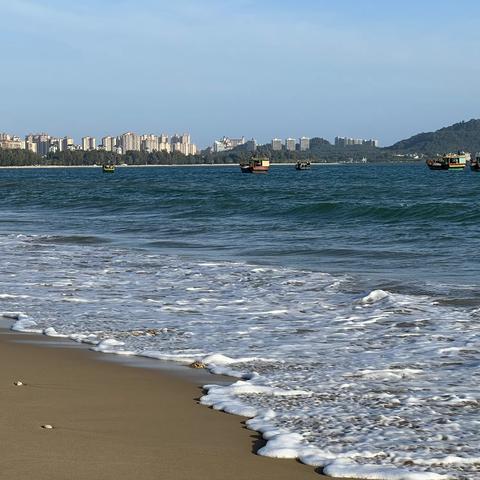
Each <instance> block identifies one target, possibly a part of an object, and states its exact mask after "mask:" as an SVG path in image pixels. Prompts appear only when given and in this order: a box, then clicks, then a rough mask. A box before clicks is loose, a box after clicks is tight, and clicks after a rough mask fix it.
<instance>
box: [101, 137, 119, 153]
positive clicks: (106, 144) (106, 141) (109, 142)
mask: <svg viewBox="0 0 480 480" xmlns="http://www.w3.org/2000/svg"><path fill="white" fill-rule="evenodd" d="M102 145H103V149H104V150H105V151H106V152H113V151H115V146H116V145H117V137H103V138H102Z"/></svg>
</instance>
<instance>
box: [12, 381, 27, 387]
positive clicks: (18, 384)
mask: <svg viewBox="0 0 480 480" xmlns="http://www.w3.org/2000/svg"><path fill="white" fill-rule="evenodd" d="M13 384H14V385H15V386H16V387H23V386H24V385H25V384H24V383H23V382H21V381H20V380H17V381H16V382H13Z"/></svg>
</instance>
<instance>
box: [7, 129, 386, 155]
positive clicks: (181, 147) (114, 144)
mask: <svg viewBox="0 0 480 480" xmlns="http://www.w3.org/2000/svg"><path fill="white" fill-rule="evenodd" d="M335 145H336V146H339V147H345V146H350V145H364V146H371V147H378V146H379V142H378V140H374V139H369V140H365V139H361V138H350V137H336V138H335ZM310 146H311V140H310V138H308V137H301V138H299V139H295V138H287V139H285V140H282V139H280V138H274V139H272V141H271V143H270V148H271V149H272V151H276V152H279V151H286V152H295V151H300V152H306V151H308V150H310ZM238 148H241V149H242V150H244V151H247V152H252V153H253V152H255V151H256V150H257V141H256V140H255V139H254V138H252V139H251V140H246V139H245V137H239V138H230V137H223V138H221V139H220V140H215V141H214V142H213V145H212V146H211V147H209V149H208V150H209V151H211V152H213V153H219V152H228V151H230V150H234V149H238ZM0 149H6V150H11V149H26V150H29V151H31V152H34V153H37V154H39V155H41V156H47V155H48V154H49V153H56V152H63V151H75V150H82V151H93V150H103V151H107V152H114V153H118V154H125V153H126V152H128V151H138V152H147V153H152V152H167V153H174V152H179V153H181V154H183V155H186V156H188V155H196V154H197V153H199V149H198V148H197V146H196V145H195V144H194V143H192V141H191V137H190V134H189V133H184V134H183V135H177V134H175V135H173V136H171V137H169V136H168V135H166V134H161V135H154V134H144V135H138V134H136V133H133V132H126V133H123V134H121V135H118V136H106V137H102V138H101V139H100V142H98V141H97V138H96V137H90V136H87V137H83V138H82V140H81V143H80V144H76V143H75V141H74V139H73V138H71V137H68V136H65V137H61V138H59V137H54V136H51V135H49V134H47V133H37V134H29V135H27V136H26V137H25V138H24V139H22V138H20V137H19V136H16V135H11V134H8V133H0Z"/></svg>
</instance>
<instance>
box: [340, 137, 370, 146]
mask: <svg viewBox="0 0 480 480" xmlns="http://www.w3.org/2000/svg"><path fill="white" fill-rule="evenodd" d="M335 145H336V146H337V147H346V146H350V145H367V146H370V147H378V145H379V142H378V140H373V139H370V140H364V139H363V138H350V137H335Z"/></svg>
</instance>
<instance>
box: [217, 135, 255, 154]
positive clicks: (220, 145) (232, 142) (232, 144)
mask: <svg viewBox="0 0 480 480" xmlns="http://www.w3.org/2000/svg"><path fill="white" fill-rule="evenodd" d="M237 147H242V148H243V149H244V150H246V151H247V152H255V151H256V150H257V141H256V140H255V139H254V138H252V139H251V140H245V137H241V138H229V137H223V138H222V139H220V140H215V141H214V142H213V146H212V151H213V152H215V153H219V152H228V151H230V150H233V149H234V148H237Z"/></svg>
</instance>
